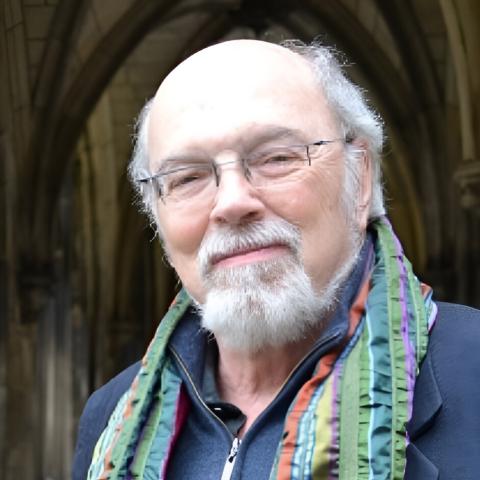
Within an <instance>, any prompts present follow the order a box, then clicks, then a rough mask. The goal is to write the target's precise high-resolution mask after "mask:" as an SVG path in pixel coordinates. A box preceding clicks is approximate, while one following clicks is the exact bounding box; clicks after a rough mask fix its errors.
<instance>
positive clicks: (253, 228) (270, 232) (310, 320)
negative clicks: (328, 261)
mask: <svg viewBox="0 0 480 480" xmlns="http://www.w3.org/2000/svg"><path fill="white" fill-rule="evenodd" d="M278 243H281V244H283V245H285V246H286V247H287V248H288V252H287V253H286V254H284V255H282V256H280V257H278V258H276V259H274V260H268V261H264V262H258V263H253V264H248V265H242V266H235V267H232V268H228V267H226V268H221V269H218V270H213V269H211V263H212V259H213V258H214V257H215V256H217V255H225V254H228V253H230V252H233V251H235V250H238V249H242V248H243V249H245V248H254V247H255V248H259V247H262V246H266V245H272V244H278ZM300 248H301V237H300V232H299V231H298V229H297V228H296V227H294V226H292V225H290V224H289V223H288V222H286V221H284V220H277V221H264V222H257V223H252V224H248V225H246V226H242V227H237V228H231V227H229V228H228V230H227V229H225V230H220V231H217V232H215V233H213V234H211V235H209V236H208V237H207V238H206V239H205V240H204V242H203V243H202V246H201V248H200V251H199V257H198V259H199V266H200V272H201V274H202V278H203V280H204V283H205V287H206V290H207V292H208V293H207V296H206V299H205V303H204V304H203V305H200V306H199V309H200V311H201V315H202V326H203V327H204V328H206V329H207V330H209V331H210V332H212V333H213V334H214V335H215V337H216V338H217V339H219V340H221V342H222V344H223V345H225V346H226V347H228V348H231V349H234V350H239V351H247V352H256V351H259V350H260V349H262V348H264V347H267V346H281V345H287V344H290V343H295V342H298V341H300V340H302V339H305V338H307V337H308V336H309V335H311V334H312V333H313V332H315V331H318V330H319V329H321V328H322V327H323V326H324V325H323V324H324V322H325V316H326V313H327V312H328V311H329V310H332V309H333V308H334V306H335V303H336V299H337V298H336V295H337V292H338V290H339V288H340V286H341V285H342V284H343V282H344V280H345V278H346V276H347V275H348V274H349V272H350V271H351V269H352V267H353V265H354V263H355V260H356V255H352V256H351V257H352V258H351V259H350V260H349V261H347V262H346V263H345V264H344V265H343V266H342V268H341V269H340V271H339V272H338V273H337V274H336V275H335V276H334V277H333V278H332V279H331V280H330V282H329V283H328V284H327V285H326V286H325V287H324V288H323V290H322V291H321V292H319V293H317V292H315V290H314V288H313V286H312V283H311V281H310V278H309V277H308V275H307V274H306V273H305V270H304V268H303V264H302V260H301V255H300Z"/></svg>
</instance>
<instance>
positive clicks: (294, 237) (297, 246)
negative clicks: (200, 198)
mask: <svg viewBox="0 0 480 480" xmlns="http://www.w3.org/2000/svg"><path fill="white" fill-rule="evenodd" d="M280 245H281V246H285V247H287V248H289V249H290V250H291V251H292V253H293V254H294V255H295V256H296V257H297V258H300V250H301V235H300V230H299V229H298V228H297V227H295V226H294V225H292V224H290V223H288V222H287V221H286V220H282V219H278V220H264V221H259V222H252V223H249V224H246V225H242V226H237V227H232V226H228V227H224V228H221V229H219V230H216V231H214V232H212V233H211V234H209V235H208V237H205V238H204V239H203V241H202V244H201V245H200V249H199V252H198V259H197V261H198V264H199V267H200V272H201V274H202V275H203V276H206V275H208V273H209V272H210V270H211V268H212V266H213V265H214V264H215V263H217V262H218V261H220V260H222V259H224V258H227V257H230V256H232V255H236V254H239V253H246V252H249V251H252V250H257V249H260V248H266V247H271V246H280Z"/></svg>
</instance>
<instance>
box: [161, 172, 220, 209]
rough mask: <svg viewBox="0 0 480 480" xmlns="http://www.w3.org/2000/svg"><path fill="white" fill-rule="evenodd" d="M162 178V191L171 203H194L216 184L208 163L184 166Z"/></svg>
mask: <svg viewBox="0 0 480 480" xmlns="http://www.w3.org/2000/svg"><path fill="white" fill-rule="evenodd" d="M161 178H162V183H163V185H162V186H163V189H162V190H163V192H164V195H165V198H166V199H167V201H169V202H184V201H192V202H194V201H196V199H197V198H198V197H200V196H202V195H203V193H204V192H205V190H207V188H208V187H209V185H210V184H214V183H215V181H214V173H213V168H212V166H211V165H210V164H207V163H202V164H191V165H182V166H180V167H178V168H175V170H172V171H171V172H168V173H166V174H165V175H163V176H162V177H161Z"/></svg>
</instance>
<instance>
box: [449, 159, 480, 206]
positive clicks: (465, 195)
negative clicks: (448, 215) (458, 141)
mask: <svg viewBox="0 0 480 480" xmlns="http://www.w3.org/2000/svg"><path fill="white" fill-rule="evenodd" d="M455 182H456V183H457V185H458V186H459V188H460V201H461V204H462V206H463V207H464V208H466V209H467V210H470V211H472V213H474V214H475V215H480V160H470V161H466V162H464V163H463V164H462V165H461V167H460V168H459V169H458V170H457V172H456V173H455Z"/></svg>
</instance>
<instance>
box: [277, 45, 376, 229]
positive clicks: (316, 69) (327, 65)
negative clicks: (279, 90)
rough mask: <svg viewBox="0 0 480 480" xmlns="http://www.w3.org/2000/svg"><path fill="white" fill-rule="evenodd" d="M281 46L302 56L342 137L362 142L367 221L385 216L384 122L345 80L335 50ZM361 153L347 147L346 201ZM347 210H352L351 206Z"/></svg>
mask: <svg viewBox="0 0 480 480" xmlns="http://www.w3.org/2000/svg"><path fill="white" fill-rule="evenodd" d="M281 45H282V47H285V48H287V49H288V50H290V51H292V52H294V53H297V54H298V55H300V56H301V57H303V58H304V59H305V60H306V61H307V63H308V64H309V65H310V68H311V69H312V71H313V74H314V76H315V79H316V80H317V82H318V84H319V85H320V87H321V88H322V91H323V93H324V95H325V97H326V99H327V102H328V104H329V106H330V108H331V109H332V111H333V112H334V114H335V115H336V116H337V120H338V122H339V124H340V128H341V129H342V133H343V136H344V138H346V139H350V140H353V139H356V138H359V139H362V140H364V141H365V143H366V145H367V148H366V150H367V152H366V153H367V154H368V156H369V157H370V160H371V163H372V173H373V175H372V201H371V202H370V211H369V214H368V219H369V220H370V221H371V220H374V219H376V218H378V217H380V216H382V215H385V206H384V200H383V185H382V171H381V153H382V146H383V122H382V120H381V118H380V116H379V115H377V114H376V113H375V111H374V110H373V109H372V108H371V107H369V105H368V103H367V100H366V98H365V95H364V93H363V91H362V89H361V88H360V87H358V86H357V85H355V84H354V83H353V82H352V81H351V80H350V79H349V78H347V76H346V75H345V73H344V71H343V66H344V65H343V64H342V63H340V61H339V54H338V53H337V52H336V50H335V49H334V48H332V47H326V46H324V45H321V44H320V43H318V42H313V43H311V44H310V45H306V44H304V43H303V42H301V41H299V40H288V41H285V42H283V43H282V44H281ZM362 154H363V152H362V151H361V150H359V149H358V147H356V146H354V145H351V144H347V155H346V158H345V162H346V168H347V172H346V182H345V189H346V192H345V197H346V199H349V200H354V198H355V193H356V191H357V189H358V185H359V180H360V178H359V175H360V169H359V166H360V165H359V162H358V160H359V157H361V155H362ZM348 207H349V208H352V205H350V206H348ZM353 207H354V205H353Z"/></svg>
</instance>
